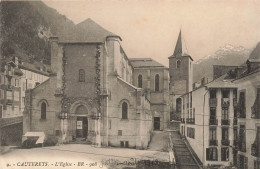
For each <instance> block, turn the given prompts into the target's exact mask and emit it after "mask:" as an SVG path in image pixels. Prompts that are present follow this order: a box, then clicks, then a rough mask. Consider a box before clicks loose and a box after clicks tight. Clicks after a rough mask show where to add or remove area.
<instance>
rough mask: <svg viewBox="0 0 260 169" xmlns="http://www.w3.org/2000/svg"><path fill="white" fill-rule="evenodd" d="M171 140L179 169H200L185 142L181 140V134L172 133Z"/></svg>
mask: <svg viewBox="0 0 260 169" xmlns="http://www.w3.org/2000/svg"><path fill="white" fill-rule="evenodd" d="M171 138H172V142H173V147H174V154H175V157H176V162H177V167H178V169H199V167H198V165H197V164H196V162H195V161H194V159H193V158H192V154H191V152H190V151H189V149H188V148H187V146H186V144H185V143H184V141H183V140H182V139H181V138H180V135H179V133H178V132H171Z"/></svg>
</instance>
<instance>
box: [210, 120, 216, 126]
mask: <svg viewBox="0 0 260 169" xmlns="http://www.w3.org/2000/svg"><path fill="white" fill-rule="evenodd" d="M209 125H218V119H209Z"/></svg>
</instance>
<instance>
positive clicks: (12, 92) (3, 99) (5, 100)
mask: <svg viewBox="0 0 260 169" xmlns="http://www.w3.org/2000/svg"><path fill="white" fill-rule="evenodd" d="M2 61H3V62H5V63H4V64H2V67H1V71H0V144H1V145H16V144H19V143H20V142H21V137H22V113H21V111H20V110H21V97H20V96H21V87H20V84H21V82H20V81H21V76H22V75H23V72H22V71H21V70H20V69H19V68H18V60H17V59H15V60H14V61H13V60H12V59H5V61H4V60H2Z"/></svg>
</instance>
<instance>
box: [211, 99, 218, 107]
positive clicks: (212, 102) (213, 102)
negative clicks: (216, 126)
mask: <svg viewBox="0 0 260 169" xmlns="http://www.w3.org/2000/svg"><path fill="white" fill-rule="evenodd" d="M217 104H218V100H217V98H209V107H217Z"/></svg>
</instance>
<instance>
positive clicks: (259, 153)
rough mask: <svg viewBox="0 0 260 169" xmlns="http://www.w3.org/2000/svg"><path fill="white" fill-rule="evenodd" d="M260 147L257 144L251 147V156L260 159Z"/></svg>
mask: <svg viewBox="0 0 260 169" xmlns="http://www.w3.org/2000/svg"><path fill="white" fill-rule="evenodd" d="M259 146H260V145H257V144H256V143H254V144H252V145H251V155H252V156H255V157H258V158H260V148H259Z"/></svg>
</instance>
